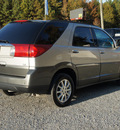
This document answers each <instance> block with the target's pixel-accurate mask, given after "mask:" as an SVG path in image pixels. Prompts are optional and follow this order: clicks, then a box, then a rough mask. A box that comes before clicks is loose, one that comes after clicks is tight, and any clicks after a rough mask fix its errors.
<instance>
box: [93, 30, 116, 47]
mask: <svg viewBox="0 0 120 130" xmlns="http://www.w3.org/2000/svg"><path fill="white" fill-rule="evenodd" d="M93 30H94V32H95V36H96V39H95V40H96V41H97V43H98V46H99V47H104V48H111V47H112V46H113V45H114V44H113V40H112V39H111V38H110V37H109V36H108V35H107V34H106V33H105V32H103V31H102V30H99V29H93Z"/></svg>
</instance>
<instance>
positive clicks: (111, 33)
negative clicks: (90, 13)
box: [105, 29, 114, 37]
mask: <svg viewBox="0 0 120 130" xmlns="http://www.w3.org/2000/svg"><path fill="white" fill-rule="evenodd" d="M105 31H107V32H108V33H109V34H110V35H111V36H112V37H114V33H113V32H114V31H113V29H105Z"/></svg>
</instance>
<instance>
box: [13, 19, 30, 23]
mask: <svg viewBox="0 0 120 130" xmlns="http://www.w3.org/2000/svg"><path fill="white" fill-rule="evenodd" d="M15 22H16V23H21V22H29V20H16V21H15Z"/></svg>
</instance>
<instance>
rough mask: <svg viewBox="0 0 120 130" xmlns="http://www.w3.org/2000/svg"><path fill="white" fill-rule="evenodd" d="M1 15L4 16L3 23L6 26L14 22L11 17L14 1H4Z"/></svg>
mask: <svg viewBox="0 0 120 130" xmlns="http://www.w3.org/2000/svg"><path fill="white" fill-rule="evenodd" d="M1 14H2V19H1V23H3V25H5V24H7V23H8V22H10V21H12V17H11V14H12V0H4V1H3V6H2V9H1Z"/></svg>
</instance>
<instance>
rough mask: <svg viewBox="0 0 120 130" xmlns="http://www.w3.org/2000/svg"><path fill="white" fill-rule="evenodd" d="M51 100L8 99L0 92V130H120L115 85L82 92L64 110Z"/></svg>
mask: <svg viewBox="0 0 120 130" xmlns="http://www.w3.org/2000/svg"><path fill="white" fill-rule="evenodd" d="M76 97H77V99H76ZM48 98H49V96H47V95H40V96H39V97H29V94H21V95H17V96H15V97H7V96H6V95H4V94H3V92H2V91H1V90H0V130H120V86H118V85H116V84H115V83H114V82H111V83H104V84H101V85H95V86H91V87H89V88H84V89H81V90H79V91H78V92H77V93H76V96H75V97H74V100H73V101H72V103H71V105H70V106H67V107H65V108H58V107H57V106H55V105H53V104H51V103H50V101H48V100H47V99H48Z"/></svg>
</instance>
